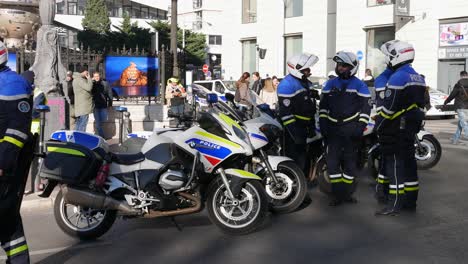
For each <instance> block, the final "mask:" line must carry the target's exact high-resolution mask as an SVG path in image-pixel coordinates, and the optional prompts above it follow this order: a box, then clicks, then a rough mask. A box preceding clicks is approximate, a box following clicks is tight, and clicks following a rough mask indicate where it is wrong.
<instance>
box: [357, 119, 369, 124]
mask: <svg viewBox="0 0 468 264" xmlns="http://www.w3.org/2000/svg"><path fill="white" fill-rule="evenodd" d="M359 122H363V123H365V124H367V123H369V119H365V118H359Z"/></svg>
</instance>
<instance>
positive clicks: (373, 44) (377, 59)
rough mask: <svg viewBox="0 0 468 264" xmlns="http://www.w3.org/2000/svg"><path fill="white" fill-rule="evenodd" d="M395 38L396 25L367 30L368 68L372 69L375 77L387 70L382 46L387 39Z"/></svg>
mask: <svg viewBox="0 0 468 264" xmlns="http://www.w3.org/2000/svg"><path fill="white" fill-rule="evenodd" d="M393 39H395V28H394V27H382V28H374V29H369V30H368V31H367V53H366V54H367V55H366V62H367V65H366V68H367V69H371V70H372V74H373V75H374V77H376V76H378V75H379V74H380V73H381V72H383V71H384V70H385V67H386V65H385V56H384V55H383V54H382V52H381V51H380V46H382V44H384V43H385V42H387V41H390V40H393Z"/></svg>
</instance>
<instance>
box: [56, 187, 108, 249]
mask: <svg viewBox="0 0 468 264" xmlns="http://www.w3.org/2000/svg"><path fill="white" fill-rule="evenodd" d="M54 216H55V221H56V222H57V225H58V226H59V227H60V229H62V231H63V232H65V233H66V234H68V235H70V236H72V237H77V238H79V239H81V240H94V239H97V238H98V237H100V236H102V235H104V234H105V233H106V232H107V231H109V229H110V228H111V227H112V225H113V224H114V222H115V219H116V217H117V211H115V210H96V209H92V208H86V207H82V206H79V205H73V204H69V203H67V202H65V199H64V198H63V195H62V191H60V192H59V193H58V194H57V197H56V198H55V203H54Z"/></svg>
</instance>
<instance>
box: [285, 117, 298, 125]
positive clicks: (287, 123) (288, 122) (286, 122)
mask: <svg viewBox="0 0 468 264" xmlns="http://www.w3.org/2000/svg"><path fill="white" fill-rule="evenodd" d="M293 122H296V119H291V120H288V121H285V122H283V125H285V126H287V125H289V124H291V123H293Z"/></svg>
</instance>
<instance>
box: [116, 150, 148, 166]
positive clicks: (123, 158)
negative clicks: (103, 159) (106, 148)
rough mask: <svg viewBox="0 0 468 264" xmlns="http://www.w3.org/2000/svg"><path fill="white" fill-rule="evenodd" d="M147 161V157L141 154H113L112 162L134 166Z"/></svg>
mask: <svg viewBox="0 0 468 264" xmlns="http://www.w3.org/2000/svg"><path fill="white" fill-rule="evenodd" d="M144 160H145V155H144V154H143V153H141V152H138V153H135V154H120V153H112V162H115V163H118V164H122V165H133V164H136V163H139V162H142V161H144Z"/></svg>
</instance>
